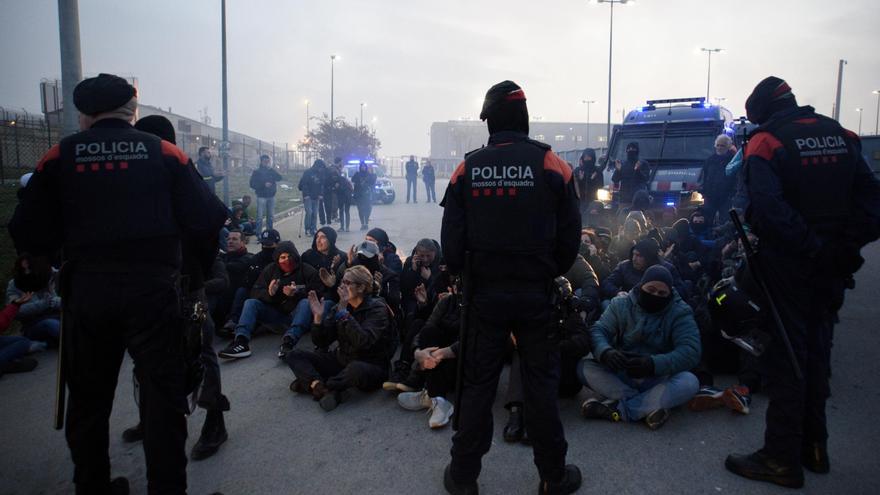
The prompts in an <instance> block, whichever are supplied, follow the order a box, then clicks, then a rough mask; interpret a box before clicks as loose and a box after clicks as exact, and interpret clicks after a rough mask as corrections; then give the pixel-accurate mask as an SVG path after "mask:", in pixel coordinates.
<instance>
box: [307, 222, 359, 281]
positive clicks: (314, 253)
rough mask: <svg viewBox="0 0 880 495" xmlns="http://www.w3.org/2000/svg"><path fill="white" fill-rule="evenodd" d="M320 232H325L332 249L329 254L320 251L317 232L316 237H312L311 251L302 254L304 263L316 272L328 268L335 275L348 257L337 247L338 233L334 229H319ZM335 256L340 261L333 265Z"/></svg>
mask: <svg viewBox="0 0 880 495" xmlns="http://www.w3.org/2000/svg"><path fill="white" fill-rule="evenodd" d="M318 232H323V233H324V235H325V236H326V237H327V241H329V242H330V249H329V250H328V251H327V254H322V253H321V252H320V251H318V245H317V239H318V233H317V232H316V233H315V235H314V237H312V247H311V249H308V250H306V252H304V253H303V254H302V260H303V263H307V264H309V265H312V268H314V269H315V270H319V269H321V268H326V269H327V271H329V272H330V273H334V272H335V271H336V268H338V267H339V263H342V262H344V261H345V260H346V258H347V256H348V255H347V254H346V253H345V252H344V251H342V250H341V249H339V248H338V247H336V231H335V230H333V228H332V227H321V228H320V229H318ZM335 256H339V261H338V262H337V263H336V264H335V265H333V258H334V257H335Z"/></svg>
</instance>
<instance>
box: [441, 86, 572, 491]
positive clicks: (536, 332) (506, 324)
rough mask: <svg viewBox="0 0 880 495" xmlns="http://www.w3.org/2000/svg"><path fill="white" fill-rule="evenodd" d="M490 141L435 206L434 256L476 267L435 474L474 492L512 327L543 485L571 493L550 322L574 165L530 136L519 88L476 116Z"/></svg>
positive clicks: (568, 242)
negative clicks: (455, 406) (450, 427)
mask: <svg viewBox="0 0 880 495" xmlns="http://www.w3.org/2000/svg"><path fill="white" fill-rule="evenodd" d="M480 118H481V119H482V120H485V121H487V124H488V127H489V143H488V145H487V146H485V147H483V148H481V149H479V150H477V151H472V152H471V153H468V154H467V155H465V160H464V162H462V163H461V164H459V165H458V167H457V168H456V169H455V172H454V173H453V174H452V177H451V179H450V182H449V186H448V187H447V189H446V194H445V196H444V198H443V202H442V203H441V206H443V207H444V211H443V224H442V228H441V245H442V246H443V258H444V260H445V261H446V264H447V266H448V268H449V271H450V272H451V273H452V274H460V273H462V271H463V270H464V267H465V258H466V256H467V255H466V252H470V256H471V257H472V262H471V263H470V265H471V266H472V267H473V268H472V272H471V273H470V274H469V275H470V282H469V287H468V290H469V291H470V292H471V294H470V295H469V299H470V300H469V304H470V308H471V309H470V311H471V316H470V318H469V319H470V321H469V322H468V327H469V328H468V341H467V345H466V346H465V348H466V350H465V355H464V386H463V387H464V388H463V390H462V394H463V397H462V404H463V405H466V407H462V409H463V410H462V411H456V412H455V413H456V414H461V417H460V418H459V430H458V432H456V434H455V436H454V437H453V438H452V451H451V454H452V462H451V463H450V464H449V465H448V466H447V467H446V471H445V473H444V480H443V482H444V486H445V487H446V490H447V491H449V493H453V494H471V493H477V491H478V488H477V477H478V476H479V474H480V468H481V459H482V457H483V455H484V454H486V453H487V452H488V451H489V448H490V446H491V444H492V431H493V428H492V403H493V402H494V400H495V392H496V388H497V385H498V377H499V374H500V373H501V367H502V358H503V355H504V352H505V349H506V346H507V342H508V340H509V339H510V333H511V332H513V334H514V336H515V337H516V340H517V346H518V348H519V350H520V353H521V360H522V376H523V387H524V390H523V392H524V399H525V404H524V413H525V422H526V428H527V430H528V432H529V438H531V439H532V441H533V450H534V456H535V465H536V466H537V467H538V472H539V474H540V477H541V485H540V490H541V493H560V494H561V493H573V492H575V491H576V490H577V489H578V487H580V484H581V473H580V470H579V469H578V468H577V466H574V465H566V464H565V455H566V452H567V450H568V444H567V443H566V441H565V434H564V432H563V429H562V422H561V421H560V419H559V409H558V406H557V396H556V394H557V390H558V388H559V377H560V354H559V335H558V333H557V332H556V330H555V328H554V325H553V318H552V308H553V305H552V303H551V294H552V290H553V279H554V278H555V277H557V276H559V275H562V274H564V273H565V272H566V270H568V268H569V267H570V266H571V265H572V263H573V262H574V259H575V257H576V256H577V252H578V247H579V245H580V226H581V223H580V222H581V219H580V214H579V213H578V205H577V195H576V193H575V190H574V183H573V181H572V172H571V168H570V167H569V166H568V164H566V163H565V162H564V161H562V160H561V159H560V158H559V157H557V156H556V154H554V153H553V151H551V149H550V146H548V145H546V144H544V143H540V142H537V141H533V140H531V139H529V138H528V133H529V114H528V109H527V108H526V97H525V93H524V92H523V90H522V88H520V87H519V86H517V85H516V84H515V83H513V82H511V81H504V82H501V83H498V84H496V85H495V86H492V88H490V89H489V91H488V92H487V93H486V98H485V101H484V102H483V109H482V112H481V114H480Z"/></svg>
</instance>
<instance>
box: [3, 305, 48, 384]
mask: <svg viewBox="0 0 880 495" xmlns="http://www.w3.org/2000/svg"><path fill="white" fill-rule="evenodd" d="M31 297H33V293H32V292H24V293H22V295H21V296H20V297H18V298H16V299H13V300H12V301H10V302H9V304H7V305H6V307H4V308H3V310H2V311H0V334H2V333H3V332H5V331H6V330H7V329H8V328H9V325H12V320H14V319H15V315H16V314H18V311H19V309H20V308H21V306H22V305H24V304H27V303H28V301H30V300H31ZM34 344H35V343H34V342H31V341H30V340H28V339H27V337H20V336H18V335H0V376H3V375H4V374H5V373H24V372H27V371H32V370H33V369H34V368H36V367H37V360H36V359H33V358H29V357H25V354H28V353H29V352H32V351H34V350H37V349H35V348H34ZM37 346H38V347H42V346H40V345H39V344H37Z"/></svg>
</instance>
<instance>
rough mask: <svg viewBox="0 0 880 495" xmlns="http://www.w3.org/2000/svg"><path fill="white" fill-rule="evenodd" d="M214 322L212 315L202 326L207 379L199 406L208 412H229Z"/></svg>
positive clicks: (202, 386)
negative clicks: (215, 347)
mask: <svg viewBox="0 0 880 495" xmlns="http://www.w3.org/2000/svg"><path fill="white" fill-rule="evenodd" d="M214 329H215V325H214V320H213V318H211V315H210V314H209V315H208V318H206V319H205V323H204V324H203V325H202V354H201V358H202V364H204V365H205V377H204V379H203V380H202V385H201V390H200V391H199V401H198V405H199V407H201V408H202V409H206V410H208V411H211V410H217V411H228V410H229V400H228V399H227V398H226V396H225V395H223V387H222V384H221V382H220V363H219V362H217V351H215V350H214Z"/></svg>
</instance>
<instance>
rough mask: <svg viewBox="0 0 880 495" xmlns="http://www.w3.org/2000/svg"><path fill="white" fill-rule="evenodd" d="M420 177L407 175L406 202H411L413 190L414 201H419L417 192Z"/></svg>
mask: <svg viewBox="0 0 880 495" xmlns="http://www.w3.org/2000/svg"><path fill="white" fill-rule="evenodd" d="M418 185H419V179H418V177H407V178H406V202H407V203H409V196H410V191H412V200H413V202H414V203H415V202H418V198H416V193H417V192H418Z"/></svg>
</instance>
